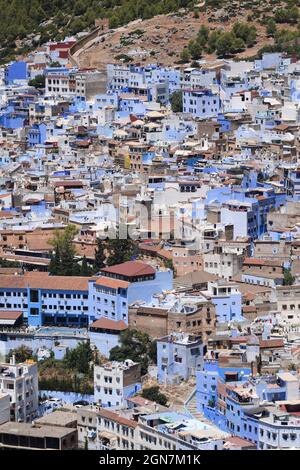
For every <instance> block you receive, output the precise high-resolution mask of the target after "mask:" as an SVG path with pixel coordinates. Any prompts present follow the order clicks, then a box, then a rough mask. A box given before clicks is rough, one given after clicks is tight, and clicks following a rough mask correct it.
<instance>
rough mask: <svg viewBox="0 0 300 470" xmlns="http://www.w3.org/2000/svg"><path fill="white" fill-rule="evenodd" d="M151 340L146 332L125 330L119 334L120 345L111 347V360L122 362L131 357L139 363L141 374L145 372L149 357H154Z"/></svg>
mask: <svg viewBox="0 0 300 470" xmlns="http://www.w3.org/2000/svg"><path fill="white" fill-rule="evenodd" d="M153 348H154V346H153V345H152V340H151V338H150V336H149V335H148V334H147V333H143V332H142V331H138V330H129V329H127V330H125V331H123V332H122V333H121V334H120V345H119V346H116V347H115V348H113V349H111V351H110V356H109V359H110V360H111V361H119V362H124V361H125V360H126V359H131V360H132V361H134V362H139V363H140V364H141V371H142V374H146V373H147V371H148V367H149V364H150V361H151V359H153V358H154V354H153Z"/></svg>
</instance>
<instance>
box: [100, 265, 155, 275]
mask: <svg viewBox="0 0 300 470" xmlns="http://www.w3.org/2000/svg"><path fill="white" fill-rule="evenodd" d="M101 272H104V273H111V274H120V275H122V276H128V277H132V276H147V275H150V274H155V269H154V268H152V266H149V265H148V264H146V263H140V262H139V261H126V262H125V263H122V264H116V265H115V266H110V267H109V268H104V269H102V271H101Z"/></svg>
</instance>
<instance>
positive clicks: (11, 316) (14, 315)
mask: <svg viewBox="0 0 300 470" xmlns="http://www.w3.org/2000/svg"><path fill="white" fill-rule="evenodd" d="M21 316H22V312H14V311H12V310H0V320H18V319H19V318H20V317H21Z"/></svg>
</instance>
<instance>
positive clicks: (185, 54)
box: [180, 48, 190, 63]
mask: <svg viewBox="0 0 300 470" xmlns="http://www.w3.org/2000/svg"><path fill="white" fill-rule="evenodd" d="M180 59H181V60H182V62H184V63H187V62H189V60H190V53H189V50H188V49H187V48H185V49H183V50H182V51H181V53H180Z"/></svg>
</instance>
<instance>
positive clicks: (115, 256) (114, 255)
mask: <svg viewBox="0 0 300 470" xmlns="http://www.w3.org/2000/svg"><path fill="white" fill-rule="evenodd" d="M108 252H109V256H108V258H107V260H106V263H107V265H108V266H114V265H115V264H121V263H124V262H125V261H130V260H131V259H132V257H133V256H134V254H135V253H136V245H135V244H134V243H133V241H132V240H129V239H127V238H126V239H120V238H115V239H111V240H108Z"/></svg>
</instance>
